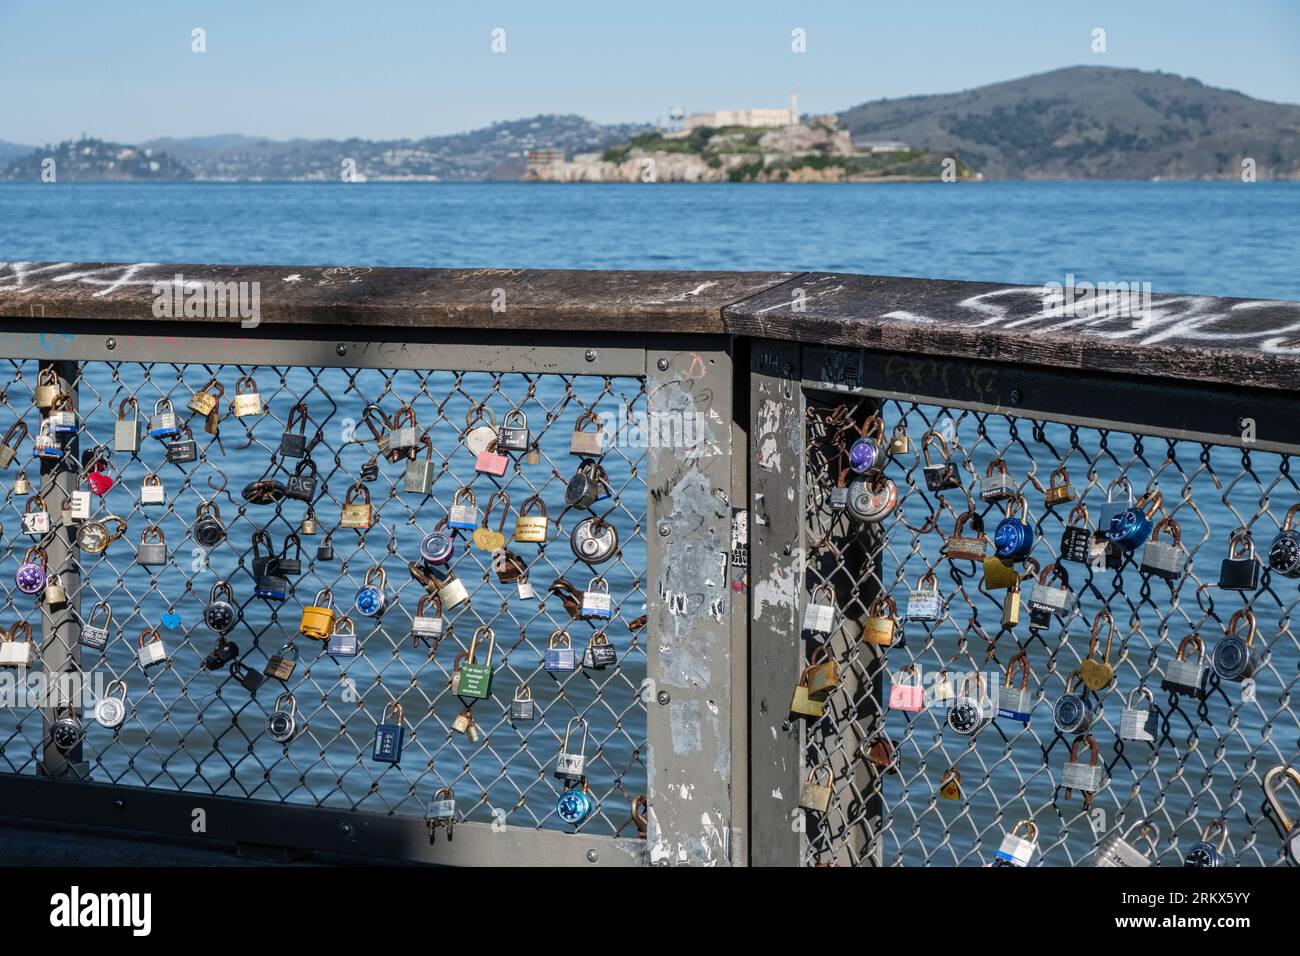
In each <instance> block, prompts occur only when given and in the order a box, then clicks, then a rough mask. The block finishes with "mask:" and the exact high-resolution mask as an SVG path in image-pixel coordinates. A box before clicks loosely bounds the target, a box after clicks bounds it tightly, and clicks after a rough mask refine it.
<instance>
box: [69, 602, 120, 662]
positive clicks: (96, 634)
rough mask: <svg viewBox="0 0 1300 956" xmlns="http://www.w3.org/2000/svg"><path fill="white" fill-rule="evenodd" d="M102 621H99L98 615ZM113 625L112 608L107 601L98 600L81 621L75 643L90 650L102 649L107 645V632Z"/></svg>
mask: <svg viewBox="0 0 1300 956" xmlns="http://www.w3.org/2000/svg"><path fill="white" fill-rule="evenodd" d="M101 616H102V617H103V621H102V622H100V617H101ZM112 627H113V609H112V608H111V607H109V605H108V602H107V601H100V602H99V603H98V604H96V605H95V606H94V607H92V608H91V609H90V613H89V614H87V615H86V619H85V620H84V621H82V623H81V636H80V637H79V638H78V639H77V643H78V644H80V645H81V646H82V647H89V648H90V649H91V650H95V651H102V650H103V649H104V648H105V647H106V646H107V645H108V638H109V634H110V632H111V631H112Z"/></svg>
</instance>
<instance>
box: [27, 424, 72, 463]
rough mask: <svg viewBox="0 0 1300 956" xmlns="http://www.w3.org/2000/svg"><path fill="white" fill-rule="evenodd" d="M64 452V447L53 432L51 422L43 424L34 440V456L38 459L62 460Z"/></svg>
mask: <svg viewBox="0 0 1300 956" xmlns="http://www.w3.org/2000/svg"><path fill="white" fill-rule="evenodd" d="M63 452H64V448H63V445H61V444H60V443H59V439H58V437H57V436H56V435H55V434H54V432H53V431H52V430H51V428H50V423H49V421H48V420H46V421H43V422H41V427H40V429H39V430H38V431H37V432H36V436H35V437H34V438H33V439H32V454H33V455H35V456H36V457H37V458H62V457H63Z"/></svg>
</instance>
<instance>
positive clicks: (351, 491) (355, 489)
mask: <svg viewBox="0 0 1300 956" xmlns="http://www.w3.org/2000/svg"><path fill="white" fill-rule="evenodd" d="M358 493H359V494H360V495H361V496H362V502H361V503H362V504H366V505H368V504H370V489H369V488H367V487H366V486H365V484H364V483H362V482H360V481H358V482H355V483H354V484H352V485H351V486H350V487H349V488H348V491H347V494H345V495H344V496H343V504H344V505H351V504H356V502H355V501H354V500H353V499H354V497H355V496H356V495H357V494H358Z"/></svg>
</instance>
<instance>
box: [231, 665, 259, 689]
mask: <svg viewBox="0 0 1300 956" xmlns="http://www.w3.org/2000/svg"><path fill="white" fill-rule="evenodd" d="M230 676H231V677H233V678H234V679H235V680H236V681H237V682H238V683H239V684H240V685H241V686H242V687H243V688H244V689H245V690H246V691H248V692H249V693H250V694H255V693H257V689H258V688H259V687H261V686H262V685H263V684H265V683H266V675H265V674H263V673H262V672H261V671H259V670H257V669H256V668H253V667H249V666H248V665H247V664H245V663H244V662H243V661H231V662H230Z"/></svg>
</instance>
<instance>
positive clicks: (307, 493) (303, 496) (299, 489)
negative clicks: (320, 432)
mask: <svg viewBox="0 0 1300 956" xmlns="http://www.w3.org/2000/svg"><path fill="white" fill-rule="evenodd" d="M318 483H319V479H318V478H317V477H316V463H315V462H314V461H312V460H311V459H310V458H304V459H302V460H301V461H299V462H298V464H297V465H295V466H294V469H293V474H291V475H290V476H289V480H288V481H286V482H285V484H284V496H285V497H286V498H292V499H294V500H295V501H308V502H309V501H311V500H312V499H313V498H315V497H316V486H317V485H318ZM361 487H363V488H364V487H365V486H364V485H362V486H361ZM367 494H369V492H367ZM367 500H369V499H368V498H367Z"/></svg>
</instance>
